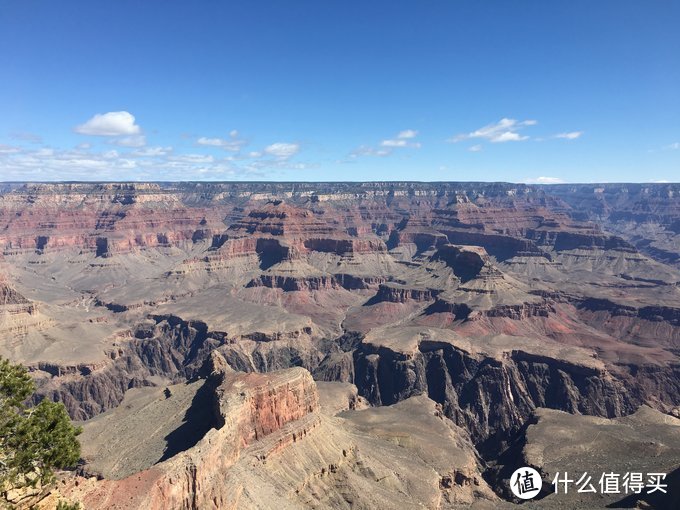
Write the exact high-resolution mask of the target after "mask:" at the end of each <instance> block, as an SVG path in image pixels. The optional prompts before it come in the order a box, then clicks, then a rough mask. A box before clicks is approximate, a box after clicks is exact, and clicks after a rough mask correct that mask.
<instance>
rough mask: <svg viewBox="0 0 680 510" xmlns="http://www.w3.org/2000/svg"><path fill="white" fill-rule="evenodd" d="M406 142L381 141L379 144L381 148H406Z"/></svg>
mask: <svg viewBox="0 0 680 510" xmlns="http://www.w3.org/2000/svg"><path fill="white" fill-rule="evenodd" d="M407 143H408V142H407V141H406V140H383V141H382V142H380V145H381V146H382V147H406V144H407Z"/></svg>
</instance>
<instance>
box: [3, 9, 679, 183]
mask: <svg viewBox="0 0 680 510" xmlns="http://www.w3.org/2000/svg"><path fill="white" fill-rule="evenodd" d="M678 26H680V2H677V1H645V0H638V1H629V0H616V1H598V2H593V1H592V0H571V1H569V2H546V1H544V0H535V1H512V2H510V1H507V0H503V1H479V0H467V1H462V0H461V1H456V0H448V1H443V0H441V1H434V0H432V1H394V0H393V1H389V2H387V1H369V0H365V1H353V0H346V1H344V2H339V1H325V2H320V1H318V0H314V1H311V0H309V1H308V0H296V1H292V2H281V1H275V0H271V1H260V0H249V1H245V0H244V1H231V2H224V1H217V0H206V1H201V2H189V1H188V0H186V1H173V0H163V1H160V0H158V1H151V0H149V1H144V2H140V1H138V0H116V1H115V2H92V1H78V2H76V1H70V0H60V1H59V2H54V1H47V0H45V1H34V0H13V1H10V0H0V180H187V179H200V180H406V179H407V180H482V181H515V182H559V181H565V182H593V181H602V182H605V181H662V180H666V181H673V182H677V181H680V30H678Z"/></svg>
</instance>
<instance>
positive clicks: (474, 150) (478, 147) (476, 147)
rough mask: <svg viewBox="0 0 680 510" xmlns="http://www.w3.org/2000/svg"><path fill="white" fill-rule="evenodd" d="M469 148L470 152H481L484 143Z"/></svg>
mask: <svg viewBox="0 0 680 510" xmlns="http://www.w3.org/2000/svg"><path fill="white" fill-rule="evenodd" d="M468 150H469V151H470V152H481V151H482V145H481V144H479V143H478V144H477V145H473V146H472V147H470V148H469V149H468Z"/></svg>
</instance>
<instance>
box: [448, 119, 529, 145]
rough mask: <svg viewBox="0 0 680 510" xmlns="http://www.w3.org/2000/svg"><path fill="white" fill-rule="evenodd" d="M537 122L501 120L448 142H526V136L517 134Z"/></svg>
mask: <svg viewBox="0 0 680 510" xmlns="http://www.w3.org/2000/svg"><path fill="white" fill-rule="evenodd" d="M537 123H538V122H537V121H535V120H523V121H517V120H515V119H507V118H503V119H501V120H499V121H498V122H496V123H494V124H488V125H486V126H484V127H481V128H479V129H477V130H475V131H472V132H471V133H463V134H459V135H456V136H454V137H452V138H450V139H449V140H448V141H449V142H452V143H456V142H460V141H463V140H470V139H478V138H481V139H484V140H489V141H490V142H492V143H503V142H521V141H523V140H528V139H529V137H528V136H522V135H520V134H519V133H518V131H520V130H521V129H523V128H525V127H527V126H535V125H536V124H537Z"/></svg>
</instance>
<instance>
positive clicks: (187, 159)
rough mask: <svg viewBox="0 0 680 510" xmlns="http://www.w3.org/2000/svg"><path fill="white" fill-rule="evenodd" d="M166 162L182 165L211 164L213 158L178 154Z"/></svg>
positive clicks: (201, 155) (205, 155)
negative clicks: (175, 162) (180, 163)
mask: <svg viewBox="0 0 680 510" xmlns="http://www.w3.org/2000/svg"><path fill="white" fill-rule="evenodd" d="M168 160H169V161H180V162H182V163H212V162H213V161H215V158H214V157H213V156H210V155H207V154H179V155H177V156H171V157H169V158H168Z"/></svg>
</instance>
